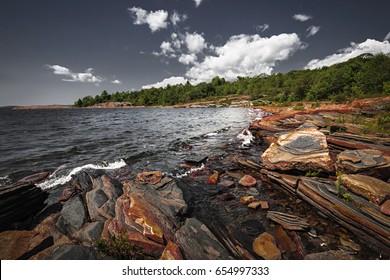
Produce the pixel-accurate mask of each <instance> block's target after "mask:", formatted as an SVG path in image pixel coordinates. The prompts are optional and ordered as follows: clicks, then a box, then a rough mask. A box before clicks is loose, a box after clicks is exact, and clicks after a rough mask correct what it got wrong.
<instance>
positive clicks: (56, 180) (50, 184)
mask: <svg viewBox="0 0 390 280" xmlns="http://www.w3.org/2000/svg"><path fill="white" fill-rule="evenodd" d="M123 166H126V162H125V161H124V160H123V159H121V160H118V161H115V162H112V163H107V164H106V163H103V164H86V165H83V166H79V167H76V168H74V169H73V170H72V171H71V172H70V173H69V174H68V175H65V176H61V177H55V176H53V175H54V173H53V174H52V175H51V176H50V177H49V179H48V180H46V181H44V182H42V183H39V184H37V187H39V188H41V189H43V190H47V189H51V188H54V187H55V186H58V185H63V184H66V183H67V182H69V181H70V180H71V179H72V176H73V175H76V174H77V173H79V172H80V171H81V170H83V169H104V170H112V169H118V168H121V167H123Z"/></svg>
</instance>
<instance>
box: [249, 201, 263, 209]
mask: <svg viewBox="0 0 390 280" xmlns="http://www.w3.org/2000/svg"><path fill="white" fill-rule="evenodd" d="M260 205H261V202H260V201H254V202H251V203H249V204H248V207H249V208H252V209H257V208H259V207H260Z"/></svg>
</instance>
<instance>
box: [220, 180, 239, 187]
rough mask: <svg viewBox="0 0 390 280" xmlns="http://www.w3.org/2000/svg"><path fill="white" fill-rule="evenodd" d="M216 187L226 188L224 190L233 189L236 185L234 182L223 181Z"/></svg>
mask: <svg viewBox="0 0 390 280" xmlns="http://www.w3.org/2000/svg"><path fill="white" fill-rule="evenodd" d="M218 186H221V187H226V188H234V187H235V186H236V183H235V182H234V181H229V180H224V181H222V182H220V183H219V184H218Z"/></svg>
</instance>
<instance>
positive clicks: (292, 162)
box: [261, 123, 334, 172]
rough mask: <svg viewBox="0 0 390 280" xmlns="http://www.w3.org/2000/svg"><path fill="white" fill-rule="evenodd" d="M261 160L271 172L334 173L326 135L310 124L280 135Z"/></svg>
mask: <svg viewBox="0 0 390 280" xmlns="http://www.w3.org/2000/svg"><path fill="white" fill-rule="evenodd" d="M261 158H262V161H263V163H264V165H265V167H266V168H267V169H271V170H282V171H287V170H301V171H310V170H322V171H326V172H333V171H334V167H333V163H332V160H331V158H330V156H329V149H328V144H327V142H326V136H325V134H323V133H322V132H320V131H319V130H318V129H317V127H316V126H315V125H313V124H309V123H305V124H304V125H302V126H300V127H299V128H298V129H297V130H295V131H293V132H290V133H286V134H282V135H280V136H279V138H278V141H277V142H276V143H272V144H271V146H270V147H269V148H268V149H267V150H266V151H265V152H264V153H263V155H262V156H261Z"/></svg>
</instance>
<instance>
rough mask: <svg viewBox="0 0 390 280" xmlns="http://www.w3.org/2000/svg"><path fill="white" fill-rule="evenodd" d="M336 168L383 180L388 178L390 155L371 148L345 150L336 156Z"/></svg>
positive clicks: (344, 171)
mask: <svg viewBox="0 0 390 280" xmlns="http://www.w3.org/2000/svg"><path fill="white" fill-rule="evenodd" d="M336 168H337V170H338V171H341V172H343V173H347V174H357V173H359V174H361V175H368V176H371V177H376V178H379V179H383V180H388V179H389V178H390V157H389V156H385V155H384V153H383V152H381V151H378V150H372V149H365V150H346V151H343V152H341V153H340V154H339V155H338V156H337V162H336Z"/></svg>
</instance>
